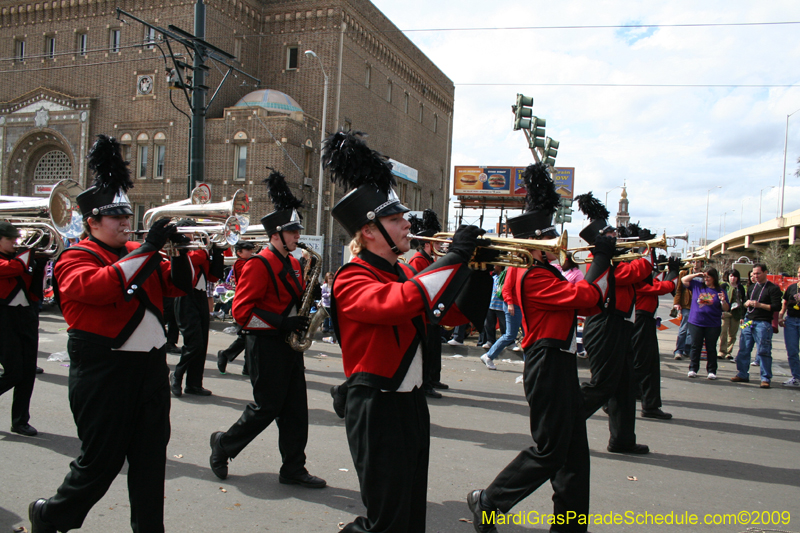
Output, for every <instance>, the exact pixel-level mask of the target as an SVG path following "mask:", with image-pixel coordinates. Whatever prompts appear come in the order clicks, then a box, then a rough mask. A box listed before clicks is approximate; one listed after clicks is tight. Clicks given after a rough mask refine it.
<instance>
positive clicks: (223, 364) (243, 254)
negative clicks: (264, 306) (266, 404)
mask: <svg viewBox="0 0 800 533" xmlns="http://www.w3.org/2000/svg"><path fill="white" fill-rule="evenodd" d="M233 249H234V251H235V252H236V261H235V262H234V263H233V267H231V268H233V276H232V277H233V283H234V285H235V284H236V280H238V279H240V278H241V276H242V268H244V264H245V262H246V261H247V260H248V259H250V258H251V257H253V254H255V249H256V245H255V244H253V243H252V242H250V241H243V240H240V241H239V242H237V243H236V244H235V245H233ZM233 298H234V300H235V299H236V295H235V294H234V296H233ZM238 329H239V333H238V334H237V335H236V340H235V341H233V342H232V343H231V345H230V346H228V347H227V348H226V349H224V350H219V351H218V352H217V369H218V370H219V373H220V374H224V373H225V371H226V370H227V368H228V363H230V362H231V361H233V360H234V359H236V357H237V356H238V355H239V354H240V353H242V352H243V351H244V349H245V344H246V341H245V338H244V335H242V328H241V327H239V328H238ZM249 360H250V357H249V356H248V355H247V353H245V355H244V368H243V369H242V374H243V375H245V376H247V375H249V372H248V371H247V365H248V361H249Z"/></svg>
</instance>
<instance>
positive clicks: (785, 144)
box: [778, 109, 800, 218]
mask: <svg viewBox="0 0 800 533" xmlns="http://www.w3.org/2000/svg"><path fill="white" fill-rule="evenodd" d="M798 111H800V109H797V110H795V111H793V112H792V113H789V114H788V115H786V134H785V135H784V137H783V177H781V199H780V202H779V205H780V209H779V213H778V217H779V218H783V191H784V189H786V148H787V147H788V145H789V117H791V116H792V115H794V114H795V113H797V112H798Z"/></svg>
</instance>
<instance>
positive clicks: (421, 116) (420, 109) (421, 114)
mask: <svg viewBox="0 0 800 533" xmlns="http://www.w3.org/2000/svg"><path fill="white" fill-rule="evenodd" d="M424 111H425V106H424V105H422V103H420V104H419V121H420V122H422V118H423V116H424Z"/></svg>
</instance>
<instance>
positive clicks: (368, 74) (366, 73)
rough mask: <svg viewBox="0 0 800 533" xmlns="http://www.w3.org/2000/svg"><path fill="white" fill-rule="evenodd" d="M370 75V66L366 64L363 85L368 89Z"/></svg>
mask: <svg viewBox="0 0 800 533" xmlns="http://www.w3.org/2000/svg"><path fill="white" fill-rule="evenodd" d="M371 77H372V67H370V66H369V65H367V69H366V71H365V73H364V86H365V87H366V88H367V89H369V80H370V78H371Z"/></svg>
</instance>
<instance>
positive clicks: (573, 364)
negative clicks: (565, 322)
mask: <svg viewBox="0 0 800 533" xmlns="http://www.w3.org/2000/svg"><path fill="white" fill-rule="evenodd" d="M524 373H525V374H524V376H525V377H524V386H525V397H526V399H527V400H528V405H529V406H530V408H531V409H530V428H531V437H533V441H534V445H533V446H531V447H529V448H526V449H524V450H522V451H521V452H520V453H519V455H517V457H516V458H514V460H513V461H511V462H510V463H509V464H508V466H506V467H505V468H504V469H503V471H502V472H500V474H498V475H497V477H496V478H495V480H494V481H493V482H492V484H491V485H489V487H487V489H486V491H485V494H486V497H487V498H488V499H489V501H490V502H491V503H492V505H493V506H496V507H497V508H498V509H500V511H501V512H503V513H508V512H509V511H510V510H511V509H512V508H513V507H514V506H515V505H516V504H517V503H519V502H520V501H522V500H523V499H525V498H526V497H528V496H529V495H530V494H531V493H532V492H533V491H535V490H536V489H537V488H539V487H540V486H541V485H542V484H544V483H545V482H547V481H548V480H549V481H550V484H551V485H552V487H553V492H554V494H553V512H554V513H555V514H556V515H563V516H565V517H566V515H567V513H568V512H574V513H576V515H585V514H587V513H588V512H589V465H590V461H589V443H588V440H587V437H586V416H585V414H584V407H583V396H582V394H581V388H580V384H579V382H578V364H577V361H576V359H575V355H574V354H571V353H567V352H563V351H561V350H559V349H558V348H539V349H534V350H531V351H528V352H527V355H526V357H525V369H524ZM556 527H557V529H558V531H570V532H573V531H575V532H581V533H582V532H585V531H586V527H587V526H586V524H585V523H584V524H578V518H577V517H576V518H575V519H574V520H572V521H571V522H570V523H568V524H560V525H558V526H556Z"/></svg>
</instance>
